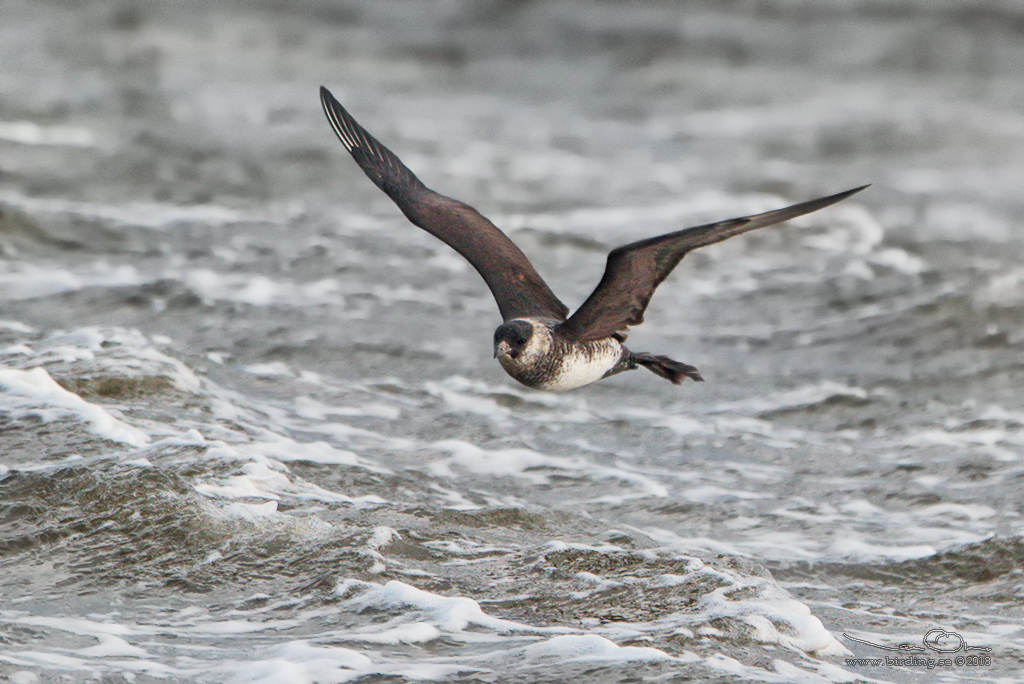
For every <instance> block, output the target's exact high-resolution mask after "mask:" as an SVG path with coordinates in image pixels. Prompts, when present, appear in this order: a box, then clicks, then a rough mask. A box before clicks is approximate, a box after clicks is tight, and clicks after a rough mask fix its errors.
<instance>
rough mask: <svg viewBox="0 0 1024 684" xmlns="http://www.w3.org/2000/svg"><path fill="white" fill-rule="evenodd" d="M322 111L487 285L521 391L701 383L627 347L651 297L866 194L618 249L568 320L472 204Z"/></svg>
mask: <svg viewBox="0 0 1024 684" xmlns="http://www.w3.org/2000/svg"><path fill="white" fill-rule="evenodd" d="M320 102H321V104H322V105H323V109H324V113H325V114H326V115H327V119H328V121H330V124H331V127H332V128H333V129H334V132H335V134H337V136H338V138H339V139H340V140H341V142H342V144H343V145H344V146H345V148H346V149H347V150H348V152H349V154H351V155H352V158H353V159H354V160H355V162H356V164H358V165H359V168H361V169H362V170H363V172H364V173H365V174H366V175H367V176H368V177H369V178H370V180H372V181H373V182H374V184H375V185H376V186H377V187H378V188H380V189H381V190H383V191H384V192H385V193H386V194H387V195H388V197H390V198H391V199H392V201H394V203H395V204H396V205H398V208H399V209H401V210H402V213H404V214H405V216H406V217H407V218H408V219H409V221H411V222H412V223H413V224H414V225H416V226H418V227H419V228H422V229H423V230H425V231H427V232H428V233H430V234H431V235H433V236H434V237H436V238H438V239H440V240H441V241H442V242H445V243H446V244H447V245H448V246H449V247H451V248H453V249H454V250H455V251H456V252H458V253H459V254H460V255H462V256H463V257H464V258H465V259H466V260H467V261H468V262H469V263H470V264H471V265H472V266H473V268H475V269H476V271H477V272H478V273H479V274H480V275H481V276H482V277H483V279H484V282H485V283H486V284H487V286H488V287H489V288H490V291H491V294H492V295H493V296H494V299H495V301H496V302H497V304H498V311H499V313H500V314H501V317H502V321H503V322H502V324H501V325H499V326H498V328H497V329H496V330H495V331H494V348H493V349H494V357H495V358H497V359H498V362H499V363H500V364H501V367H502V368H503V369H504V370H505V372H506V373H508V375H510V376H511V377H512V378H514V379H515V380H516V381H518V382H519V383H521V384H523V385H525V386H527V387H530V388H533V389H539V390H547V391H554V392H562V391H567V390H573V389H577V388H579V387H583V386H585V385H589V384H590V383H593V382H596V381H598V380H602V379H604V378H608V377H611V376H613V375H617V374H619V373H622V372H623V371H629V370H634V369H636V368H640V367H643V368H646V369H648V370H650V371H652V372H653V373H655V374H656V375H658V376H661V377H663V378H665V379H666V380H669V381H671V382H672V383H674V384H677V385H678V384H681V383H682V382H683V380H684V379H686V378H690V379H691V380H694V381H697V382H703V381H704V377H703V376H702V375H701V373H700V371H699V370H698V369H697V368H696V367H694V366H691V365H689V364H686V363H682V362H680V361H676V360H674V359H671V358H669V357H667V356H662V355H656V354H650V353H647V352H634V351H631V350H630V349H628V348H627V347H626V346H625V345H624V344H623V343H624V342H625V341H626V337H627V335H628V332H629V331H628V329H629V328H630V327H635V326H637V325H640V324H641V323H642V322H643V320H644V312H645V310H646V309H647V304H648V302H650V300H651V296H652V295H653V294H654V291H655V289H656V288H657V287H658V286H659V285H660V284H661V283H662V282H663V281H664V280H665V278H667V277H668V275H669V274H670V273H671V272H672V270H673V269H674V268H675V267H676V266H677V265H678V264H679V262H680V261H681V260H682V258H683V257H684V256H686V254H688V253H689V252H691V251H693V250H695V249H697V248H699V247H705V246H707V245H711V244H714V243H716V242H721V241H723V240H726V239H728V238H731V237H733V236H736V235H740V234H741V233H746V232H749V231H751V230H755V229H757V228H762V227H764V226H770V225H773V224H776V223H781V222H783V221H787V220H789V219H791V218H795V217H797V216H803V215H804V214H809V213H811V212H814V211H818V210H819V209H823V208H824V207H827V206H829V205H832V204H835V203H836V202H840V201H842V200H844V199H846V198H847V197H850V196H851V195H854V194H856V193H858V192H860V191H862V190H864V189H865V188H867V187H869V186H868V185H863V186H860V187H857V188H853V189H852V190H846V191H845V192H840V193H836V194H834V195H828V196H827V197H820V198H818V199H813V200H810V201H807V202H801V203H799V204H794V205H792V206H788V207H784V208H782V209H776V210H775V211H769V212H765V213H762V214H755V215H752V216H743V217H739V218H731V219H726V220H724V221H718V222H715V223H709V224H706V225H700V226H695V227H692V228H685V229H683V230H678V231H675V232H671V233H667V234H665V235H659V236H656V237H652V238H648V239H646V240H639V241H637V242H632V243H629V244H627V245H623V246H621V247H617V248H616V249H613V250H612V251H611V252H610V253H609V254H608V260H607V263H606V265H605V271H604V275H603V276H602V278H601V281H600V282H599V283H598V285H597V287H596V288H595V289H594V291H593V292H592V293H591V294H590V296H589V297H587V299H586V300H585V301H584V302H583V304H582V305H581V306H580V307H579V308H578V309H577V310H576V311H575V312H574V313H573V314H572V315H571V316H570V315H569V308H568V307H567V306H566V305H565V304H563V303H562V302H561V300H559V299H558V297H557V296H555V294H554V293H553V292H552V291H551V288H550V287H548V285H547V283H545V282H544V279H543V278H541V276H540V274H539V273H537V270H536V269H535V268H534V267H533V264H531V263H530V260H529V259H528V258H527V257H526V255H525V254H523V252H522V250H520V249H519V248H518V247H517V246H516V245H515V243H513V242H512V240H511V239H509V237H508V236H507V235H505V234H504V233H503V232H501V230H499V229H498V227H497V226H495V225H494V224H493V223H491V222H490V221H489V220H488V219H487V218H485V217H484V216H483V215H481V214H480V213H479V212H478V211H477V210H476V209H474V208H473V207H471V206H469V205H468V204H465V203H463V202H460V201H458V200H455V199H452V198H450V197H446V196H444V195H441V194H439V193H437V192H434V191H433V190H431V189H429V188H428V187H427V186H426V185H424V184H423V182H422V181H420V179H419V178H417V177H416V175H415V174H414V173H413V172H412V171H411V170H409V168H408V167H407V166H406V165H405V164H403V163H402V162H401V160H399V158H398V156H396V155H395V153H394V152H392V151H391V150H389V149H388V148H387V147H385V146H384V145H382V144H381V143H380V142H379V141H378V140H377V139H376V138H374V137H373V136H372V135H370V134H369V133H368V132H367V131H366V129H365V128H363V127H362V126H361V125H359V123H357V122H356V120H355V119H354V118H353V117H352V115H351V114H349V112H348V111H347V110H346V109H345V108H344V107H343V106H342V105H341V104H340V103H339V102H338V101H337V99H335V97H334V96H333V95H332V94H331V93H330V91H329V90H327V88H325V87H323V86H321V87H320Z"/></svg>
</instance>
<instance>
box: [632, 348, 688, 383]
mask: <svg viewBox="0 0 1024 684" xmlns="http://www.w3.org/2000/svg"><path fill="white" fill-rule="evenodd" d="M630 354H631V356H630V359H629V360H630V362H631V363H633V364H636V365H634V366H633V367H634V368H635V367H636V366H643V367H644V368H646V369H647V370H649V371H651V372H652V373H654V374H655V375H660V376H661V377H663V378H665V379H666V380H668V381H670V382H671V383H672V384H674V385H678V384H680V383H681V382H682V381H683V378H690V379H691V380H696V381H697V382H704V377H703V376H702V375H701V374H700V371H698V370H697V367H696V366H691V365H689V364H686V363H681V362H679V361H674V360H673V359H670V358H668V357H667V356H655V355H654V354H648V353H647V352H640V353H637V352H630Z"/></svg>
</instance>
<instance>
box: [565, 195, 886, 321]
mask: <svg viewBox="0 0 1024 684" xmlns="http://www.w3.org/2000/svg"><path fill="white" fill-rule="evenodd" d="M866 187H868V186H866V185H865V186H862V187H859V188H854V189H853V190H847V191H846V192H840V193H838V194H835V195H829V196H828V197H821V198H819V199H814V200H810V201H808V202H801V203H800V204H794V205H792V206H790V207H785V208H784V209H777V210H775V211H769V212H766V213H764V214H756V215H754V216H744V217H742V218H734V219H728V220H726V221H719V222H717V223H709V224H707V225H704V226H697V227H695V228H685V229H683V230H679V231H676V232H674V233H668V234H667V235H660V236H658V237H653V238H650V239H647V240H640V241H639V242H633V243H630V244H628V245H624V246H622V247H619V248H617V249H614V250H612V252H611V253H610V254H609V255H608V264H607V265H606V266H605V270H604V276H603V277H602V278H601V282H600V283H599V284H598V286H597V288H596V289H595V290H594V291H593V292H592V293H591V295H590V297H588V298H587V301H585V302H583V305H582V306H581V307H580V308H579V309H578V310H577V311H576V313H574V314H573V315H572V316H571V317H570V318H569V319H568V320H567V321H565V322H564V323H561V324H560V325H558V327H557V328H556V330H557V331H558V332H559V334H560V335H561V336H562V337H563V338H564V339H568V340H583V341H586V340H597V339H601V338H604V337H608V336H609V335H614V334H616V333H618V334H620V335H625V332H626V328H627V327H629V326H631V325H639V324H640V323H642V322H643V320H644V311H645V310H646V309H647V304H648V302H650V301H651V296H652V295H653V294H654V290H655V288H657V287H658V285H660V284H661V282H662V281H663V280H665V278H667V277H668V274H669V273H671V272H672V269H674V268H675V267H676V265H677V264H678V263H679V262H680V261H681V260H682V258H683V257H684V256H686V254H687V252H690V251H692V250H695V249H697V248H698V247H704V246H705V245H710V244H714V243H715V242H721V241H722V240H726V239H728V238H731V237H732V236H734V235H739V234H740V233H746V232H748V231H751V230H754V229H756V228H763V227H764V226H770V225H772V224H774V223H781V222H782V221H787V220H789V219H791V218H795V217H797V216H803V215H804V214H809V213H811V212H812V211H817V210H819V209H823V208H824V207H827V206H829V205H830V204H835V203H836V202H839V201H840V200H844V199H846V198H847V197H849V196H850V195H852V194H854V193H857V192H860V191H861V190H863V189H864V188H866Z"/></svg>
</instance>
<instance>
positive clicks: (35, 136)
mask: <svg viewBox="0 0 1024 684" xmlns="http://www.w3.org/2000/svg"><path fill="white" fill-rule="evenodd" d="M0 139H2V140H9V141H11V142H16V143H21V144H22V145H56V146H60V145H65V146H68V147H93V146H94V145H95V144H96V137H95V134H94V133H93V131H92V130H91V129H88V128H85V127H82V126H59V125H57V126H40V125H39V124H37V123H35V122H33V121H0Z"/></svg>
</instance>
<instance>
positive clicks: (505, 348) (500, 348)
mask: <svg viewBox="0 0 1024 684" xmlns="http://www.w3.org/2000/svg"><path fill="white" fill-rule="evenodd" d="M511 351H512V347H511V346H510V345H509V343H508V342H506V341H505V340H502V341H501V342H498V344H496V345H494V358H498V354H501V355H503V356H509V355H510V352H511Z"/></svg>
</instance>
